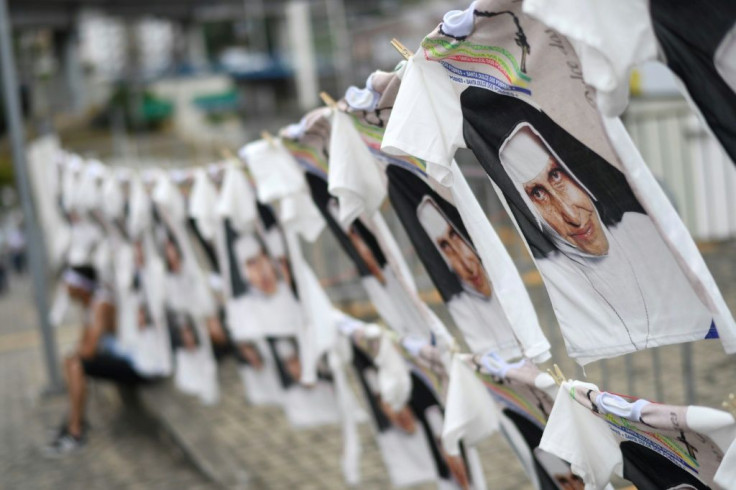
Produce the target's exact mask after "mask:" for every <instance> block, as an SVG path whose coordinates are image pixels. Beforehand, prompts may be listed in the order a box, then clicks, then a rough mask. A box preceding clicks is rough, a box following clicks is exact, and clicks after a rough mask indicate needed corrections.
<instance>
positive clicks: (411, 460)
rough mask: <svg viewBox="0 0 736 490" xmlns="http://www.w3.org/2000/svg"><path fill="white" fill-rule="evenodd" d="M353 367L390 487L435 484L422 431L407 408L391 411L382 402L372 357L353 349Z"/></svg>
mask: <svg viewBox="0 0 736 490" xmlns="http://www.w3.org/2000/svg"><path fill="white" fill-rule="evenodd" d="M353 367H354V368H355V371H356V374H357V376H358V381H359V383H360V386H361V388H362V390H363V393H364V395H365V400H366V402H367V405H368V408H369V409H370V414H371V417H372V419H373V423H374V428H375V430H376V442H377V443H378V447H379V449H380V451H381V457H382V459H383V463H384V465H385V466H386V469H387V471H388V475H389V478H390V480H391V484H392V485H394V486H397V487H402V486H409V485H416V484H419V483H423V482H429V481H436V479H437V468H436V466H435V461H434V459H433V455H432V452H431V450H430V447H429V442H428V441H427V437H426V434H425V433H424V431H421V430H417V424H416V421H415V419H414V416H413V414H412V413H411V409H410V408H409V407H408V406H404V407H401V409H400V410H393V409H392V408H391V407H389V406H387V403H386V402H385V401H383V400H382V399H381V395H380V390H379V388H378V386H377V385H378V381H377V377H378V372H377V369H376V366H375V364H374V363H373V360H372V359H371V356H370V355H368V354H366V353H365V352H364V351H363V350H362V349H360V348H358V347H356V346H353Z"/></svg>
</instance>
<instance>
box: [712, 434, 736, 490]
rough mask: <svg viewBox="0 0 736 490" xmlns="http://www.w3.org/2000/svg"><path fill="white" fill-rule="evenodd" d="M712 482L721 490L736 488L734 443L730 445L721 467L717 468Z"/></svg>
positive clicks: (735, 452) (735, 449)
mask: <svg viewBox="0 0 736 490" xmlns="http://www.w3.org/2000/svg"><path fill="white" fill-rule="evenodd" d="M713 481H714V482H715V483H716V485H717V486H718V487H719V488H722V489H723V490H734V489H735V488H736V441H734V442H732V443H731V446H730V447H729V448H728V450H727V451H726V454H725V455H724V456H723V461H721V466H719V467H718V471H717V472H716V476H715V477H714V478H713Z"/></svg>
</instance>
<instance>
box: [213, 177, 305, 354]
mask: <svg viewBox="0 0 736 490" xmlns="http://www.w3.org/2000/svg"><path fill="white" fill-rule="evenodd" d="M236 181H239V182H236ZM232 193H238V195H239V196H245V197H247V196H250V198H251V199H252V202H249V203H248V204H246V205H245V206H244V207H245V208H246V209H243V210H242V211H243V212H244V213H245V214H246V215H249V216H253V221H252V222H250V223H247V224H246V223H243V224H239V223H240V220H241V218H240V217H239V216H238V215H239V213H240V209H239V208H237V207H235V206H233V205H231V204H228V203H229V202H231V200H233V199H234V196H232V195H231V194H232ZM220 199H221V201H220V204H221V206H219V210H220V215H221V216H222V219H221V226H222V227H223V235H224V254H223V258H224V260H223V262H224V263H225V264H227V267H226V269H227V271H226V274H225V279H226V281H225V282H226V284H227V287H226V291H227V292H228V301H227V317H228V319H229V325H230V329H231V333H232V336H233V340H235V341H236V342H239V341H248V340H255V339H259V338H262V337H264V336H285V335H294V334H295V333H296V332H297V331H298V329H299V327H300V325H301V322H302V319H301V311H300V306H299V302H298V300H297V297H296V290H295V288H294V285H293V281H292V273H291V264H290V262H289V259H288V256H287V254H286V248H285V245H284V241H283V236H282V234H281V230H280V228H279V225H278V223H277V221H276V217H275V216H274V214H273V211H272V210H271V208H270V207H269V206H266V205H262V204H260V203H256V202H255V195H254V193H253V192H252V190H251V186H250V184H249V183H248V182H247V180H246V179H245V175H243V173H242V172H241V171H240V170H238V169H236V168H234V167H232V168H230V169H228V171H227V173H226V175H225V182H224V183H223V190H222V195H221V196H220ZM253 209H255V211H253ZM236 226H239V228H236Z"/></svg>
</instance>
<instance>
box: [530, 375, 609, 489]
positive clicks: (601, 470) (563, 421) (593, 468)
mask: <svg viewBox="0 0 736 490" xmlns="http://www.w3.org/2000/svg"><path fill="white" fill-rule="evenodd" d="M577 386H580V387H584V388H587V389H591V390H595V391H598V387H597V386H595V385H593V384H590V383H582V382H580V381H566V382H564V383H562V386H561V387H560V390H559V391H558V393H557V398H556V399H555V403H554V405H553V407H552V412H551V413H550V415H549V420H548V421H547V427H546V428H545V429H544V434H543V435H542V440H541V442H540V443H539V447H540V448H541V449H542V450H544V451H547V452H548V453H552V454H554V455H556V456H558V457H559V458H562V459H564V460H565V461H567V462H569V463H570V465H571V469H572V472H573V473H575V474H576V475H578V476H580V478H582V479H583V481H584V482H585V488H586V490H593V489H603V488H605V486H606V485H607V484H608V483H609V482H610V480H611V477H612V476H613V475H614V474H615V475H618V476H623V456H622V455H621V451H620V449H619V446H618V441H616V438H615V437H614V435H613V433H612V432H611V430H610V429H609V428H608V424H607V423H606V422H605V421H604V420H602V419H600V418H599V417H597V416H595V414H593V413H592V412H591V411H590V410H588V409H587V408H585V407H584V406H583V405H581V404H580V403H578V402H577V401H575V399H574V398H573V397H571V396H570V390H571V389H573V388H574V387H577Z"/></svg>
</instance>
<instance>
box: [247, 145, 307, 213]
mask: <svg viewBox="0 0 736 490" xmlns="http://www.w3.org/2000/svg"><path fill="white" fill-rule="evenodd" d="M239 154H240V156H241V157H242V158H243V159H244V160H245V161H246V163H247V164H248V168H249V169H250V172H251V174H252V175H253V179H254V180H255V181H256V186H257V192H258V200H259V201H261V202H264V203H266V202H272V201H275V200H278V199H281V198H282V197H285V196H288V195H289V194H293V193H294V192H297V191H299V190H300V189H304V188H305V185H306V183H305V182H304V176H303V175H302V173H301V171H300V170H299V168H298V167H297V166H296V163H295V162H294V158H293V157H292V156H291V154H290V153H289V152H288V151H287V150H286V149H285V148H284V147H283V146H282V144H281V141H280V140H279V139H277V138H274V139H273V140H272V142H268V141H265V140H258V141H254V142H253V143H248V144H247V145H245V146H244V147H243V148H242V149H241V150H240V152H239Z"/></svg>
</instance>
